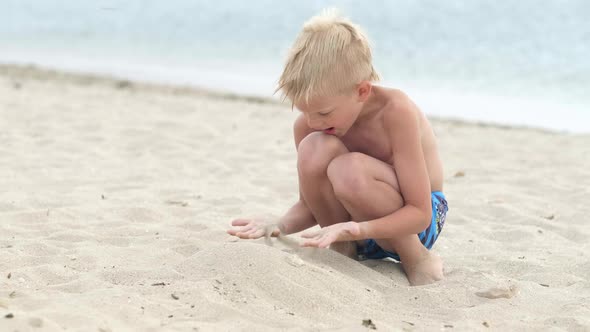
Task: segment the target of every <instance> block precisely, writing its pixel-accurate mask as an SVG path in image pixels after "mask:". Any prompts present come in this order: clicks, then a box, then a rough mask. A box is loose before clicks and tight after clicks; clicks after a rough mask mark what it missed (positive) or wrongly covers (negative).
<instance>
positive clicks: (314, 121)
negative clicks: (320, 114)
mask: <svg viewBox="0 0 590 332" xmlns="http://www.w3.org/2000/svg"><path fill="white" fill-rule="evenodd" d="M307 126H308V127H309V128H311V129H316V130H319V129H324V128H325V124H324V121H323V120H321V119H318V118H313V117H311V116H309V115H308V116H307Z"/></svg>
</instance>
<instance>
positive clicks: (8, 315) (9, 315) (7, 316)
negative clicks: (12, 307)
mask: <svg viewBox="0 0 590 332" xmlns="http://www.w3.org/2000/svg"><path fill="white" fill-rule="evenodd" d="M4 318H8V319H10V318H14V315H13V314H11V313H10V314H6V316H4Z"/></svg>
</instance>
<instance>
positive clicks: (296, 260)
mask: <svg viewBox="0 0 590 332" xmlns="http://www.w3.org/2000/svg"><path fill="white" fill-rule="evenodd" d="M287 263H289V265H292V266H295V267H300V266H303V265H305V262H304V261H303V260H302V259H301V258H300V257H299V256H297V255H289V256H287Z"/></svg>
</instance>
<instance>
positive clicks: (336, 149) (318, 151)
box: [297, 132, 348, 175]
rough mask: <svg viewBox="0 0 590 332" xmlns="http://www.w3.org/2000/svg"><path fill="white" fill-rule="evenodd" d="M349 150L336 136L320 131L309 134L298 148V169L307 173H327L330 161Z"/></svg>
mask: <svg viewBox="0 0 590 332" xmlns="http://www.w3.org/2000/svg"><path fill="white" fill-rule="evenodd" d="M346 152H348V150H347V149H346V147H345V146H344V144H342V142H341V141H340V140H339V139H338V138H337V137H334V136H331V135H326V134H323V133H320V132H314V133H311V134H309V135H307V136H306V137H305V138H304V139H303V140H302V141H301V142H300V143H299V147H298V148H297V170H298V171H299V173H303V174H306V175H314V174H315V175H317V174H320V173H321V174H324V175H325V174H326V169H327V167H328V165H329V164H330V162H331V161H332V160H333V159H334V158H335V157H337V156H338V155H340V154H343V153H346Z"/></svg>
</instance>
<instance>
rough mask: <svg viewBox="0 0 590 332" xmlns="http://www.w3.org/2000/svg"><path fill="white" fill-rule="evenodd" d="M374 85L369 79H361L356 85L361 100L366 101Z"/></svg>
mask: <svg viewBox="0 0 590 332" xmlns="http://www.w3.org/2000/svg"><path fill="white" fill-rule="evenodd" d="M372 88H373V85H372V84H371V82H369V81H361V82H360V83H359V84H357V86H356V96H357V99H358V101H359V102H361V103H364V102H365V101H367V99H369V96H370V95H371V89H372Z"/></svg>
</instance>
